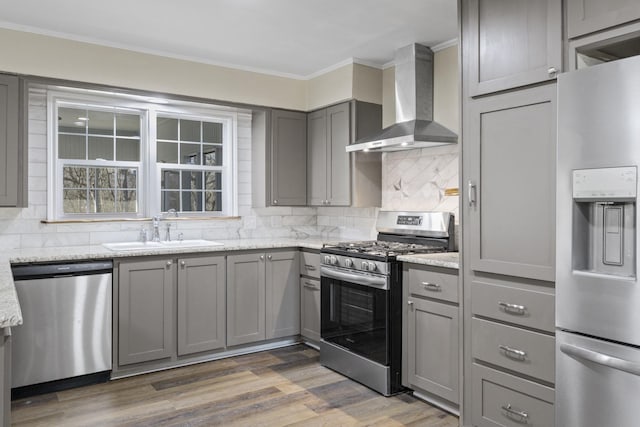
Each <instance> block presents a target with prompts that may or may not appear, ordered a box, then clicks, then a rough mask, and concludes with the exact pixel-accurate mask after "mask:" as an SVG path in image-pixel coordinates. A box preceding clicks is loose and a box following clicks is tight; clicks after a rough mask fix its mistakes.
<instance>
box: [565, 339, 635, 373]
mask: <svg viewBox="0 0 640 427" xmlns="http://www.w3.org/2000/svg"><path fill="white" fill-rule="evenodd" d="M560 350H561V351H562V352H563V353H565V354H568V355H569V356H574V357H578V358H580V359H584V360H588V361H589V362H593V363H597V364H598V365H603V366H606V367H608V368H613V369H617V370H619V371H624V372H627V373H629V374H633V375H638V376H640V364H638V363H635V362H630V361H628V360H624V359H619V358H617V357H614V356H609V355H608V354H604V353H598V352H596V351H593V350H587V349H586V348H582V347H578V346H575V345H572V344H560Z"/></svg>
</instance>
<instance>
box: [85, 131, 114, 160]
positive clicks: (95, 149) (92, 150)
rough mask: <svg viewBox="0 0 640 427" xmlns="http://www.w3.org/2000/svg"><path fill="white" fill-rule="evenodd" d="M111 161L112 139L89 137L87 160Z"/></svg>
mask: <svg viewBox="0 0 640 427" xmlns="http://www.w3.org/2000/svg"><path fill="white" fill-rule="evenodd" d="M99 159H102V160H113V138H102V137H99V136H90V137H89V160H99Z"/></svg>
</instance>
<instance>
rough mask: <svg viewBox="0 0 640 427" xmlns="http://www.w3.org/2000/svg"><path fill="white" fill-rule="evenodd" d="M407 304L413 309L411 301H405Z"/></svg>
mask: <svg viewBox="0 0 640 427" xmlns="http://www.w3.org/2000/svg"><path fill="white" fill-rule="evenodd" d="M407 305H408V306H409V308H411V309H412V310H413V301H407Z"/></svg>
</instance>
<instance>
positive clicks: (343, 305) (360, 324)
mask: <svg viewBox="0 0 640 427" xmlns="http://www.w3.org/2000/svg"><path fill="white" fill-rule="evenodd" d="M376 229H377V231H378V239H377V240H373V241H363V242H343V243H338V244H331V245H325V246H324V248H323V249H322V251H321V268H320V276H321V327H320V331H321V338H322V340H321V342H320V363H322V364H323V365H324V366H327V367H329V368H331V369H333V370H335V371H337V372H340V373H342V374H344V375H346V376H348V377H350V378H352V379H354V380H356V381H358V382H360V383H362V384H364V385H366V386H368V387H370V388H372V389H374V390H376V391H378V392H380V393H382V394H383V395H385V396H389V395H391V394H394V393H397V392H398V391H400V390H401V389H402V385H401V372H400V369H401V365H402V362H401V357H402V354H401V353H402V268H401V263H400V262H399V261H397V259H396V257H397V256H398V255H409V254H419V253H435V252H448V251H452V250H453V245H454V235H453V231H454V218H453V214H451V213H446V212H392V211H380V212H379V214H378V219H377V221H376Z"/></svg>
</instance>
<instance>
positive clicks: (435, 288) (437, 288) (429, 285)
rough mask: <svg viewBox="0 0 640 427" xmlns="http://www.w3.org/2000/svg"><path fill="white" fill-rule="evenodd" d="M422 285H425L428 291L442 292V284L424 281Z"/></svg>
mask: <svg viewBox="0 0 640 427" xmlns="http://www.w3.org/2000/svg"><path fill="white" fill-rule="evenodd" d="M422 286H424V289H425V290H426V291H432V292H441V291H442V287H441V286H440V285H438V284H437V283H429V282H422Z"/></svg>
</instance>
